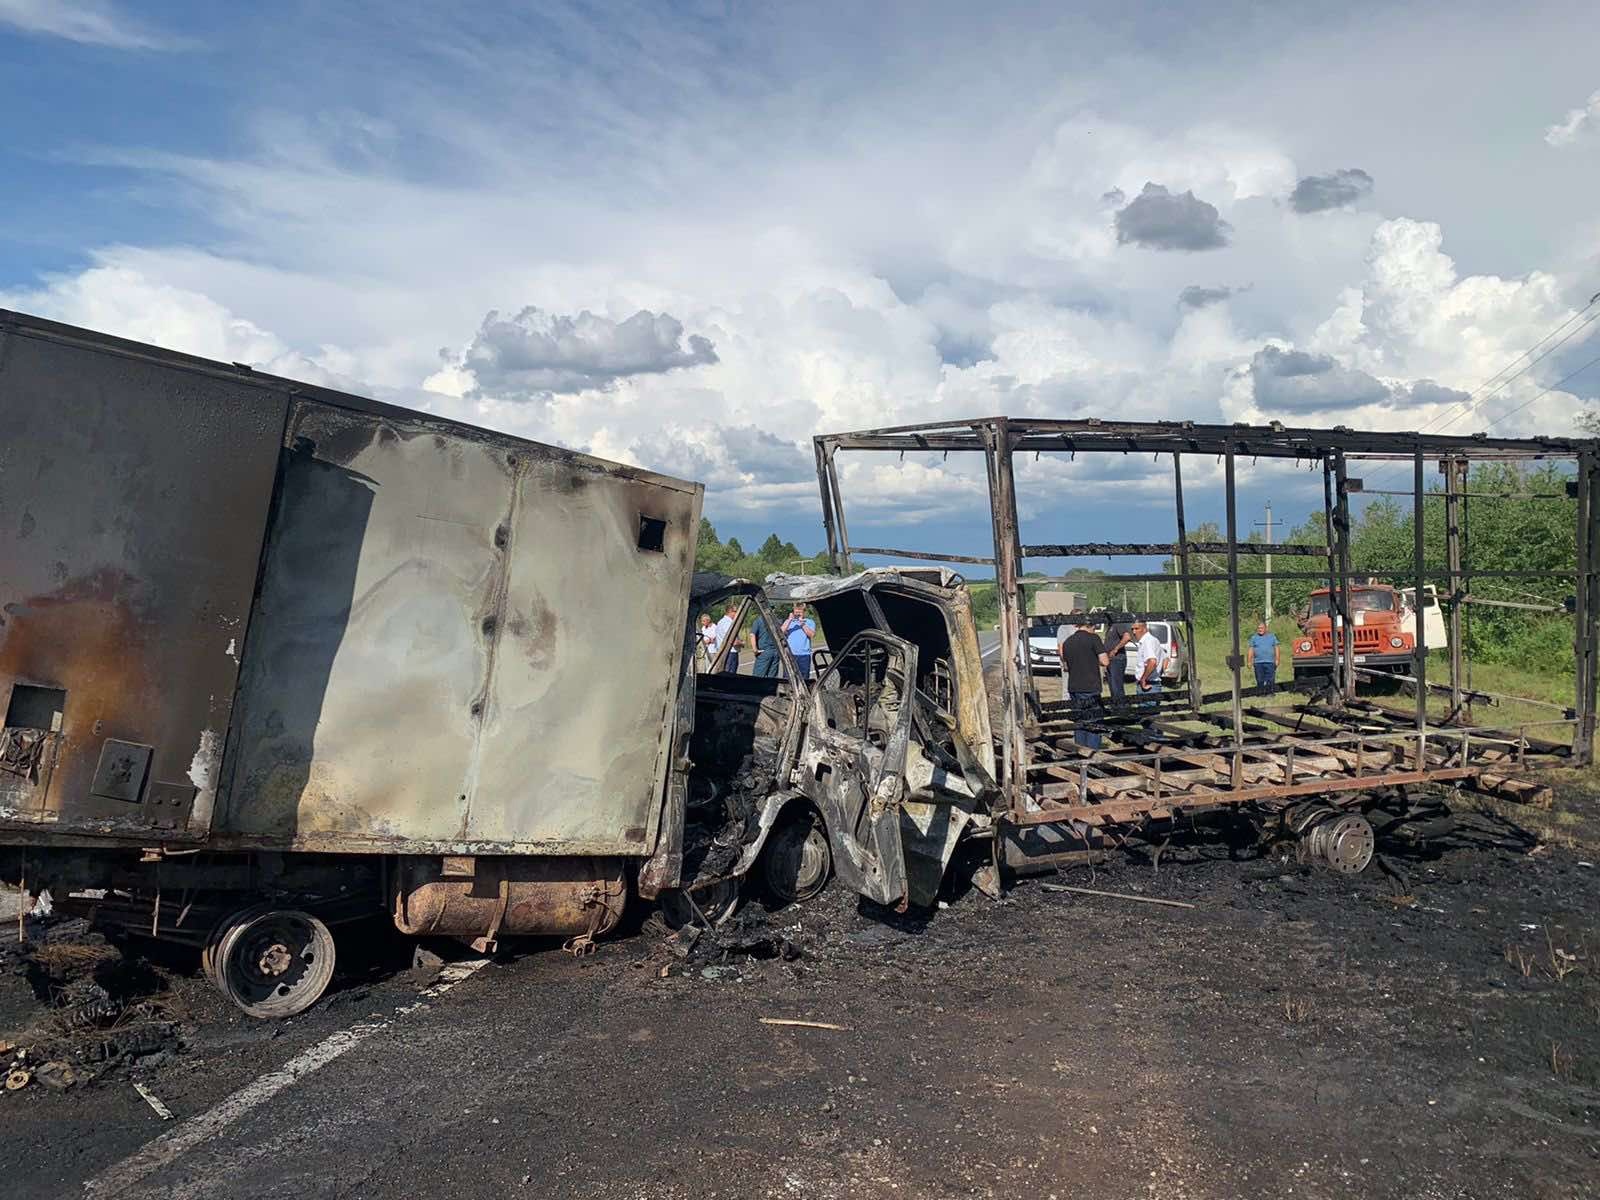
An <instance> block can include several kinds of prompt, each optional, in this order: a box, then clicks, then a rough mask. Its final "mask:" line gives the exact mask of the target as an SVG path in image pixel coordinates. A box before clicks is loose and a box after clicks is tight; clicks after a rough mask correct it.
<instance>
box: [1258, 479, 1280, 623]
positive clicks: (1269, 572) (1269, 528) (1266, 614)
mask: <svg viewBox="0 0 1600 1200" xmlns="http://www.w3.org/2000/svg"><path fill="white" fill-rule="evenodd" d="M1263 526H1265V527H1266V530H1267V545H1269V546H1273V545H1276V544H1277V543H1276V542H1274V541H1273V540H1272V501H1271V500H1268V501H1267V519H1266V520H1265V521H1257V522H1256V528H1257V529H1260V528H1261V527H1263ZM1266 576H1267V603H1266V611H1265V612H1264V613H1262V616H1263V617H1264V618H1265V619H1266V620H1268V621H1271V620H1272V554H1271V552H1270V551H1269V552H1268V553H1267V570H1266Z"/></svg>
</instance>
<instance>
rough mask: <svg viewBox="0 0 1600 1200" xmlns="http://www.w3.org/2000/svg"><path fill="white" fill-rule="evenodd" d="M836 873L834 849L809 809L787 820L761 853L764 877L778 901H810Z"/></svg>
mask: <svg viewBox="0 0 1600 1200" xmlns="http://www.w3.org/2000/svg"><path fill="white" fill-rule="evenodd" d="M832 871H833V850H832V848H830V847H829V845H828V831H827V829H826V828H824V827H823V824H822V821H821V819H820V818H819V817H818V816H817V814H816V813H815V812H814V811H813V810H811V809H806V810H805V811H804V812H802V813H797V814H795V815H793V816H791V817H788V818H786V819H785V820H784V821H783V822H782V824H780V825H779V826H778V827H777V828H776V829H774V830H773V831H772V833H771V835H770V836H769V837H768V838H767V844H766V847H765V848H764V849H763V850H762V852H761V877H762V880H763V882H764V883H765V884H766V885H767V890H768V891H770V892H771V893H772V894H773V895H774V896H775V897H777V898H778V899H779V900H782V901H784V902H785V903H788V904H795V903H798V902H800V901H802V900H810V899H811V898H812V897H813V896H815V895H816V894H817V893H818V892H820V891H822V889H823V888H824V887H825V886H827V883H828V876H829V874H830V873H832Z"/></svg>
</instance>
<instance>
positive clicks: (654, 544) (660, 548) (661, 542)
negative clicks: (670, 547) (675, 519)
mask: <svg viewBox="0 0 1600 1200" xmlns="http://www.w3.org/2000/svg"><path fill="white" fill-rule="evenodd" d="M666 545H667V523H666V522H665V521H663V520H661V519H660V518H659V517H647V516H645V515H644V514H643V513H640V514H639V549H641V550H649V551H651V552H652V553H654V554H662V553H664V552H665V551H666Z"/></svg>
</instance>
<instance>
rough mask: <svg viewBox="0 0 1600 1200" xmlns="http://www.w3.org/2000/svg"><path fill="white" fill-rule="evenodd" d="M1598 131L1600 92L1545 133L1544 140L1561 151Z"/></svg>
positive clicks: (1571, 110) (1599, 124) (1599, 127)
mask: <svg viewBox="0 0 1600 1200" xmlns="http://www.w3.org/2000/svg"><path fill="white" fill-rule="evenodd" d="M1597 129H1600V92H1595V93H1593V94H1592V95H1591V96H1590V97H1589V100H1588V103H1586V104H1584V105H1583V107H1582V108H1573V109H1569V110H1568V111H1567V115H1566V116H1564V117H1562V118H1561V120H1559V121H1557V122H1556V123H1555V124H1554V125H1552V126H1550V128H1549V129H1546V130H1545V131H1544V140H1545V141H1546V142H1547V143H1548V144H1549V145H1552V146H1554V147H1556V148H1557V149H1560V148H1561V147H1563V146H1570V145H1572V144H1573V143H1574V142H1577V141H1580V140H1582V139H1584V138H1587V137H1589V136H1590V135H1592V134H1593V133H1594V132H1595V130H1597Z"/></svg>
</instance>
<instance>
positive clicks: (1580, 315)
mask: <svg viewBox="0 0 1600 1200" xmlns="http://www.w3.org/2000/svg"><path fill="white" fill-rule="evenodd" d="M1597 303H1600V292H1596V293H1595V294H1594V295H1592V296H1590V297H1589V302H1588V303H1587V304H1585V305H1584V306H1583V307H1582V308H1580V309H1579V310H1578V311H1577V312H1575V313H1573V314H1572V315H1571V316H1570V317H1568V318H1567V319H1566V320H1564V321H1562V322H1561V324H1559V325H1557V326H1556V327H1555V328H1554V329H1552V330H1551V331H1550V332H1549V333H1547V334H1545V335H1544V336H1543V337H1542V338H1540V339H1539V340H1538V341H1537V342H1535V343H1534V344H1533V345H1531V346H1529V347H1528V348H1527V349H1526V350H1524V351H1523V352H1522V353H1521V354H1519V355H1517V357H1516V358H1514V359H1512V360H1511V361H1510V362H1509V363H1507V364H1506V365H1505V366H1503V367H1501V368H1500V370H1498V371H1496V372H1495V373H1494V374H1493V375H1491V376H1489V378H1488V379H1485V380H1484V381H1483V382H1482V383H1480V384H1479V385H1478V386H1477V387H1476V388H1474V389H1473V390H1472V392H1471V393H1469V394H1468V396H1467V398H1466V399H1465V400H1461V401H1458V402H1457V403H1456V405H1455V406H1454V407H1452V408H1449V409H1446V410H1445V411H1444V412H1443V413H1440V414H1438V415H1437V416H1435V417H1434V418H1433V420H1431V421H1429V422H1428V423H1427V424H1426V425H1424V426H1423V427H1422V428H1421V429H1419V430H1417V432H1418V433H1427V432H1429V431H1430V430H1432V429H1433V428H1434V426H1435V425H1438V424H1439V422H1440V421H1441V420H1444V422H1445V423H1444V424H1443V425H1442V426H1439V429H1438V432H1440V433H1443V432H1444V431H1445V430H1446V429H1448V428H1449V427H1450V426H1451V425H1454V424H1455V423H1456V422H1457V421H1459V420H1460V419H1461V418H1462V417H1464V416H1466V415H1467V414H1468V413H1469V412H1471V411H1472V410H1473V409H1474V408H1477V407H1478V406H1479V405H1481V404H1483V403H1484V402H1485V401H1487V400H1490V399H1492V398H1493V397H1494V396H1495V394H1496V393H1498V392H1500V391H1502V390H1503V389H1504V388H1506V387H1508V386H1510V385H1511V384H1512V383H1514V382H1516V380H1517V379H1519V378H1520V377H1521V376H1523V375H1524V374H1526V373H1527V372H1528V371H1530V370H1532V369H1533V368H1534V367H1536V366H1538V365H1539V364H1540V363H1541V362H1543V361H1544V360H1545V359H1547V358H1549V357H1550V356H1551V355H1552V354H1554V353H1555V352H1556V351H1557V350H1559V349H1561V347H1562V346H1565V345H1566V344H1567V343H1568V342H1570V341H1571V340H1572V339H1573V338H1575V337H1577V336H1578V335H1579V334H1580V333H1582V332H1583V331H1584V330H1586V329H1588V328H1589V326H1591V325H1593V324H1594V323H1595V322H1596V321H1600V311H1596V312H1594V313H1592V314H1591V315H1589V316H1587V317H1585V316H1584V314H1585V313H1587V312H1589V310H1590V309H1591V308H1594V306H1595V305H1596V304H1597ZM1574 321H1576V322H1578V324H1577V325H1575V326H1574V327H1573V328H1572V329H1570V330H1568V331H1567V332H1566V333H1565V334H1564V335H1563V336H1562V337H1561V339H1560V340H1559V341H1557V342H1556V343H1555V344H1554V345H1552V346H1550V347H1548V348H1547V349H1546V350H1545V351H1544V352H1543V353H1542V354H1539V355H1538V356H1537V357H1534V358H1531V359H1529V361H1528V362H1526V363H1524V364H1523V365H1522V366H1521V367H1519V368H1517V370H1515V371H1513V372H1512V373H1511V374H1510V375H1506V372H1507V371H1510V370H1511V368H1513V367H1516V366H1517V364H1518V363H1520V362H1522V360H1523V359H1525V358H1529V356H1530V355H1533V354H1534V352H1535V351H1537V350H1538V349H1539V347H1540V346H1543V345H1544V344H1545V343H1546V342H1548V341H1549V340H1550V339H1551V338H1553V337H1555V336H1556V335H1557V334H1560V333H1561V332H1562V331H1563V330H1566V329H1567V327H1568V326H1569V325H1572V324H1573V322H1574ZM1596 361H1600V359H1596V360H1591V361H1590V362H1587V363H1585V364H1584V365H1583V366H1581V367H1579V368H1578V369H1577V370H1576V371H1574V372H1572V374H1571V375H1568V376H1567V377H1566V378H1565V379H1562V380H1560V381H1559V382H1557V383H1553V384H1551V385H1550V386H1549V387H1547V388H1545V389H1544V390H1543V391H1542V392H1540V393H1539V394H1538V395H1536V396H1534V397H1533V399H1532V400H1528V401H1526V402H1525V403H1523V404H1519V405H1518V406H1517V407H1516V408H1513V409H1511V410H1510V411H1509V412H1506V413H1502V414H1501V415H1500V416H1498V417H1496V418H1495V419H1494V420H1493V421H1491V422H1490V423H1489V424H1488V425H1486V426H1485V427H1484V428H1485V429H1486V430H1487V429H1493V428H1494V427H1495V426H1496V425H1498V424H1499V423H1500V422H1502V421H1504V420H1505V419H1506V418H1507V417H1511V416H1514V415H1515V414H1517V413H1519V412H1521V411H1522V410H1523V409H1525V408H1527V407H1529V406H1530V405H1532V404H1533V403H1535V402H1536V401H1538V400H1540V399H1542V398H1543V397H1545V396H1547V395H1549V394H1550V393H1551V392H1553V391H1554V390H1555V389H1556V388H1558V387H1560V386H1561V385H1562V384H1564V383H1566V382H1567V381H1568V380H1570V379H1572V378H1574V377H1575V376H1577V375H1579V374H1581V373H1582V372H1583V371H1586V370H1587V369H1588V368H1589V367H1591V366H1593V365H1594V363H1595V362H1596ZM1502 375H1505V378H1504V379H1501V378H1500V377H1501V376H1502ZM1497 379H1499V380H1500V382H1499V383H1495V380H1497ZM1491 385H1493V386H1492V387H1491ZM1485 388H1489V389H1490V390H1489V391H1487V392H1485V391H1484V389H1485ZM1479 393H1483V394H1482V395H1480V394H1479ZM1457 410H1459V411H1457ZM1451 414H1454V415H1451ZM1447 417H1448V418H1449V419H1448V420H1445V418H1447ZM1396 469H1397V468H1387V469H1382V468H1380V469H1379V470H1378V471H1376V472H1374V473H1373V476H1372V479H1373V482H1377V481H1378V480H1379V479H1381V478H1382V477H1383V476H1384V474H1385V471H1386V470H1387V471H1388V472H1389V473H1391V474H1392V472H1393V471H1394V470H1396Z"/></svg>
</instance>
